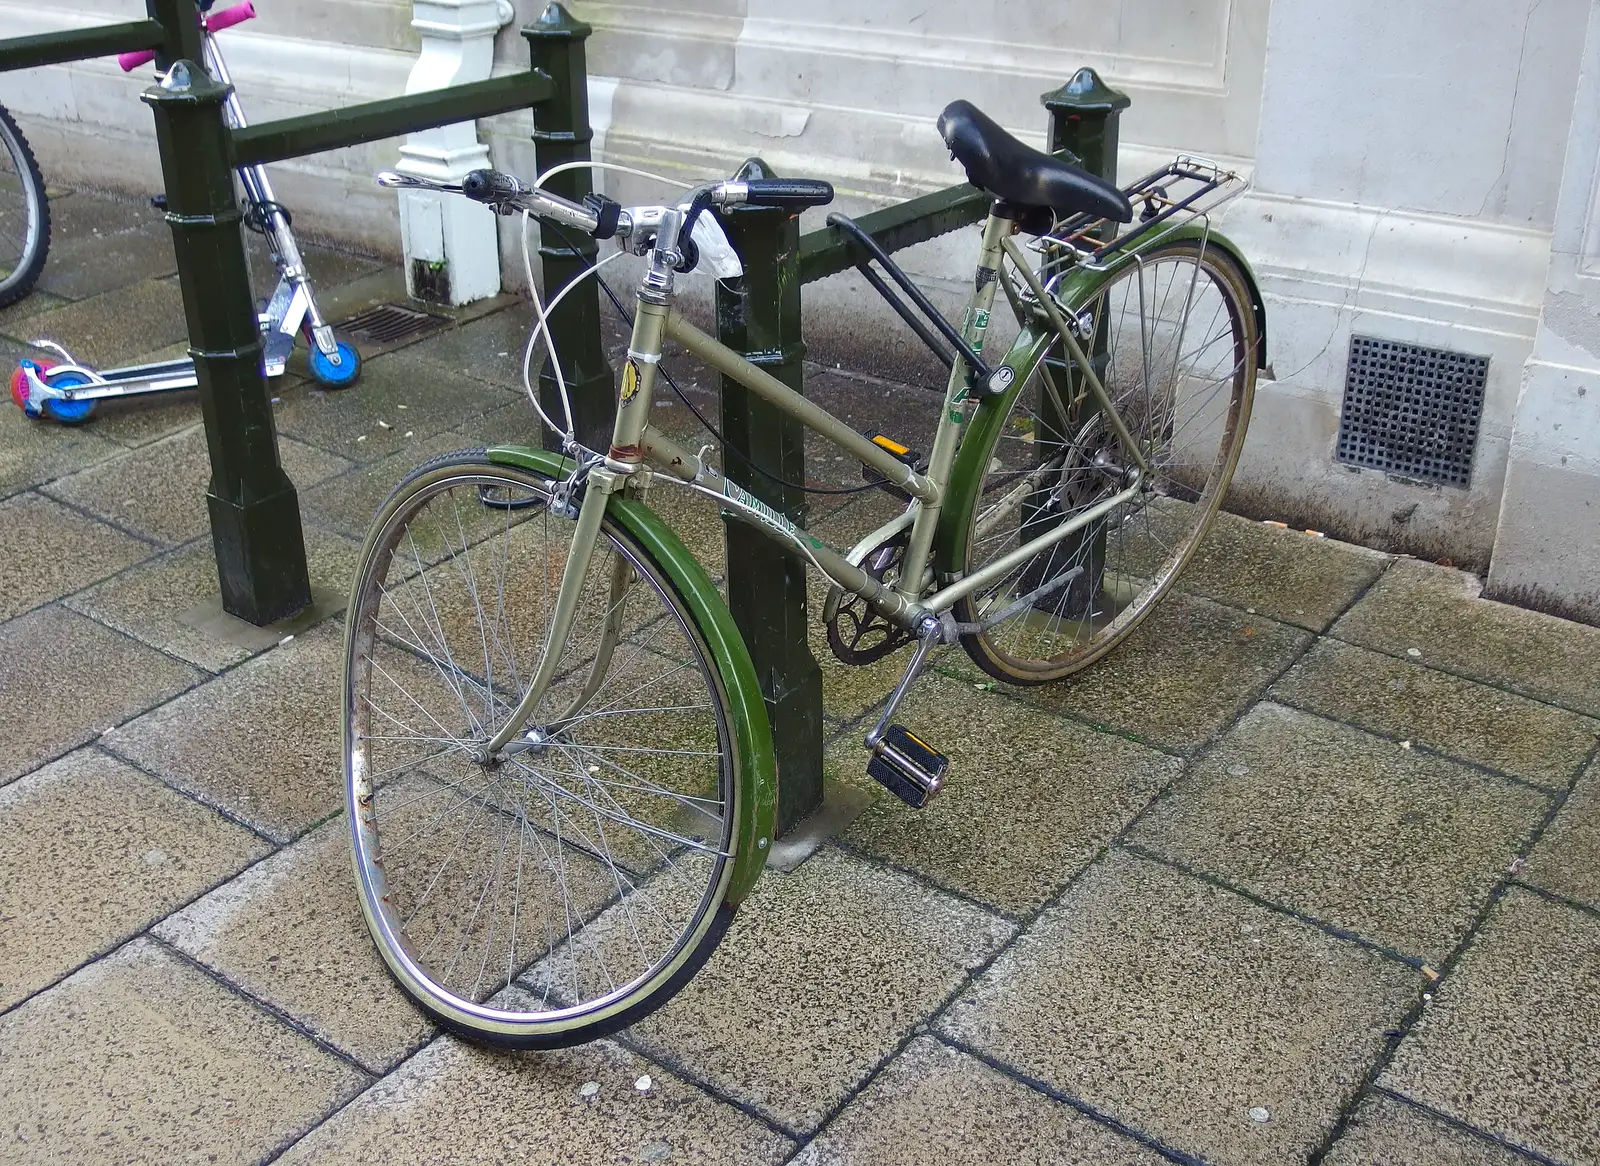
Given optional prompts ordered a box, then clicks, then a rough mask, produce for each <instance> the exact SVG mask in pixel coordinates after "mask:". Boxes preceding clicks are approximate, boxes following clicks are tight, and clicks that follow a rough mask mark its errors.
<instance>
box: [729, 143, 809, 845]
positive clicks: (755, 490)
mask: <svg viewBox="0 0 1600 1166" xmlns="http://www.w3.org/2000/svg"><path fill="white" fill-rule="evenodd" d="M734 177H735V179H736V180H740V181H746V180H749V179H752V178H775V177H777V175H775V174H773V173H772V171H771V169H770V168H769V167H768V166H767V164H766V163H765V162H763V161H761V159H759V158H751V159H750V160H749V161H748V162H746V163H745V164H744V165H743V166H742V167H740V169H739V173H738V174H737V175H735V176H734ZM723 222H724V224H725V225H726V228H727V232H728V237H729V239H730V241H731V242H732V243H733V246H734V248H735V250H737V251H738V252H739V257H740V259H741V261H742V262H743V264H744V276H743V277H742V278H741V279H740V280H739V281H738V282H737V290H735V291H730V290H728V288H727V286H726V283H725V282H722V283H718V285H717V336H718V338H719V339H720V340H721V341H722V342H723V343H724V344H726V345H727V346H728V347H729V348H731V349H733V350H734V351H735V352H739V353H742V354H743V355H744V357H745V359H746V360H748V361H750V362H751V363H752V364H754V365H756V366H757V367H759V368H761V369H764V370H765V371H767V372H769V373H771V374H772V375H773V376H775V377H777V378H778V379H779V380H780V381H782V382H783V383H784V384H786V385H789V386H790V387H791V388H794V389H800V388H801V387H802V378H803V374H802V371H801V361H802V360H803V359H804V358H805V351H806V350H805V345H804V344H802V343H801V341H800V220H799V219H798V218H797V217H796V216H795V215H794V214H793V213H791V212H789V211H786V210H782V209H777V208H770V207H740V208H738V209H736V210H734V211H733V212H732V213H731V214H730V215H728V216H727V218H725V219H724V220H723ZM722 427H723V428H722V432H723V436H724V437H725V438H726V439H727V442H728V444H729V445H730V446H731V447H732V448H733V449H735V450H737V451H739V452H738V454H731V455H730V456H728V457H725V458H724V459H723V470H724V472H725V473H726V474H727V475H728V477H730V478H732V479H733V480H734V481H736V482H738V483H739V484H740V485H741V486H743V487H744V488H745V489H747V490H749V491H750V492H751V493H752V494H754V495H755V496H756V497H758V498H760V499H761V500H762V501H763V502H765V503H766V504H767V505H769V506H771V507H772V508H773V509H775V510H779V511H782V512H783V513H784V514H787V515H788V516H789V517H790V518H792V519H794V520H795V521H797V522H798V521H801V520H802V519H803V516H804V513H805V495H804V494H802V493H801V492H800V491H799V490H795V489H790V488H788V487H785V486H780V485H778V483H776V482H774V481H772V480H771V479H770V478H768V477H765V476H764V475H762V474H759V473H756V472H755V471H754V470H752V469H751V468H750V466H749V465H748V464H747V463H746V461H745V458H748V459H750V461H753V462H754V463H755V464H757V465H759V466H761V467H762V468H764V469H765V470H767V471H768V472H769V473H772V474H776V475H777V476H778V477H780V478H783V479H785V480H786V481H790V482H804V481H805V475H806V456H805V427H804V426H803V425H801V424H800V423H799V422H798V421H796V420H794V419H793V418H791V417H788V416H786V415H784V414H782V413H780V412H779V411H778V410H777V409H775V408H774V407H773V406H771V405H769V404H767V403H766V402H764V401H762V400H761V399H760V398H759V397H756V396H755V395H753V394H751V393H750V392H748V391H747V390H746V389H745V388H744V387H743V386H742V385H740V384H738V383H737V382H736V381H734V380H732V379H731V378H729V377H726V376H725V377H723V378H722ZM739 454H743V455H744V456H743V457H740V456H739ZM726 525H727V535H726V537H727V548H728V606H729V607H730V608H731V609H732V611H733V619H734V622H735V623H736V624H738V625H739V632H740V634H741V635H742V636H743V637H744V641H745V643H746V644H747V645H749V648H750V657H751V659H752V660H754V662H755V666H756V675H757V676H759V677H760V678H761V692H762V695H763V696H764V697H765V698H766V702H767V716H768V717H769V719H770V720H771V722H772V745H773V750H774V752H775V753H776V754H777V760H778V821H777V834H778V835H779V836H780V837H781V836H783V835H785V834H787V833H789V831H791V830H792V829H793V828H794V826H795V825H796V823H798V822H799V821H800V820H801V819H802V818H804V817H805V816H806V815H808V814H810V813H811V812H812V811H814V810H816V809H817V808H818V807H819V806H821V804H822V670H821V669H820V668H818V667H817V662H816V660H815V659H814V658H813V657H812V655H811V648H810V645H809V644H808V643H807V640H806V628H807V623H806V569H805V565H804V564H803V563H802V562H801V561H800V560H799V559H797V558H795V557H794V556H792V555H790V554H789V553H787V552H786V551H783V550H781V549H780V548H779V547H778V545H777V544H776V543H774V542H773V541H772V540H771V539H769V538H767V537H766V536H764V535H762V534H761V533H759V532H757V531H755V530H752V529H751V528H750V527H749V526H747V525H745V524H744V523H742V522H738V521H735V520H733V519H731V518H730V519H727V520H726Z"/></svg>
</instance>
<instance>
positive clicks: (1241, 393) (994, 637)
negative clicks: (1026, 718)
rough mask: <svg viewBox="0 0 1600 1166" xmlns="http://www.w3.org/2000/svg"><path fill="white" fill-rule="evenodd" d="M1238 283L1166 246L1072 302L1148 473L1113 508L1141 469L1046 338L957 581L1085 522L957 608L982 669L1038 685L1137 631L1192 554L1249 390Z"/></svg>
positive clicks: (1244, 306)
mask: <svg viewBox="0 0 1600 1166" xmlns="http://www.w3.org/2000/svg"><path fill="white" fill-rule="evenodd" d="M1248 288H1249V284H1248V280H1247V279H1246V277H1245V275H1244V273H1243V271H1241V270H1240V267H1239V264H1238V263H1237V261H1235V260H1234V258H1233V257H1232V256H1231V255H1230V254H1228V253H1227V252H1226V251H1224V250H1222V249H1220V248H1217V247H1206V246H1204V245H1203V244H1202V243H1200V242H1198V241H1194V240H1179V241H1174V242H1169V243H1164V244H1161V245H1158V246H1156V247H1153V248H1151V249H1150V250H1148V251H1146V252H1143V253H1141V254H1140V255H1138V256H1136V257H1135V258H1133V259H1132V260H1130V261H1129V262H1127V263H1126V264H1125V265H1124V266H1123V267H1122V268H1121V269H1120V270H1119V271H1118V272H1117V273H1115V274H1114V275H1113V276H1111V278H1110V279H1108V280H1107V281H1106V282H1105V283H1104V284H1101V285H1099V286H1098V287H1096V288H1094V289H1093V290H1092V291H1091V292H1090V293H1089V294H1088V295H1087V296H1086V297H1085V298H1084V299H1083V302H1080V303H1076V304H1073V305H1071V307H1072V308H1073V310H1074V312H1075V313H1076V314H1077V315H1078V317H1079V318H1080V319H1086V318H1087V319H1092V321H1093V332H1092V339H1091V340H1090V341H1089V342H1088V343H1086V344H1085V346H1084V347H1085V350H1086V353H1087V354H1088V355H1089V357H1090V360H1091V361H1092V363H1093V364H1094V365H1095V367H1096V370H1097V372H1098V374H1099V376H1100V379H1101V382H1102V383H1103V384H1104V386H1105V388H1106V391H1107V395H1108V396H1109V397H1110V399H1111V401H1112V402H1113V404H1114V405H1115V408H1116V411H1117V414H1118V416H1119V417H1120V418H1121V420H1122V422H1123V425H1124V427H1125V429H1126V430H1127V433H1128V436H1129V437H1130V438H1131V440H1132V441H1133V442H1134V443H1135V444H1136V445H1137V447H1138V449H1139V450H1140V451H1141V452H1142V454H1143V457H1144V460H1145V463H1146V465H1147V466H1148V472H1147V473H1145V474H1144V476H1143V478H1142V480H1140V482H1139V488H1138V490H1137V491H1136V493H1135V494H1134V495H1133V496H1132V497H1131V498H1128V499H1126V500H1123V501H1121V502H1113V500H1114V499H1115V498H1116V497H1117V496H1118V495H1119V494H1121V493H1124V492H1126V489H1127V484H1128V483H1129V482H1130V481H1131V480H1133V479H1132V474H1133V471H1134V469H1135V467H1136V466H1137V459H1136V458H1135V457H1134V456H1133V454H1132V451H1131V450H1129V449H1127V448H1125V447H1124V444H1123V442H1122V440H1121V438H1120V437H1119V435H1118V434H1117V432H1116V430H1115V427H1114V425H1113V424H1112V422H1111V421H1110V419H1109V418H1108V417H1107V416H1106V415H1105V411H1104V410H1103V409H1102V408H1101V407H1100V406H1099V404H1098V403H1097V399H1096V398H1095V397H1094V395H1093V394H1092V393H1091V392H1090V391H1089V387H1088V384H1087V382H1086V380H1085V378H1084V377H1083V376H1082V374H1081V373H1080V372H1079V371H1077V370H1076V369H1073V368H1071V367H1069V366H1068V365H1067V364H1065V363H1063V362H1062V361H1061V358H1060V352H1061V347H1062V346H1061V343H1060V340H1059V338H1058V339H1056V340H1055V341H1054V343H1053V345H1052V346H1051V347H1050V348H1049V349H1048V350H1047V351H1046V354H1045V358H1044V359H1043V360H1041V361H1040V362H1039V364H1038V366H1037V368H1036V370H1035V371H1034V373H1033V375H1032V377H1030V378H1029V380H1028V381H1027V383H1025V384H1023V385H1022V386H1021V388H1020V390H1019V391H1017V392H1016V393H1015V396H1014V397H1013V399H1012V400H1011V402H1010V404H1009V406H1008V411H1007V413H1006V414H1005V416H1004V419H1003V421H1001V423H1000V424H999V425H998V426H997V427H994V428H992V429H990V430H989V436H988V437H987V442H988V448H987V450H986V453H987V456H986V457H985V458H983V460H982V461H980V462H978V463H977V464H978V466H979V467H980V468H979V469H978V471H977V472H978V474H979V476H980V479H981V480H980V481H979V484H978V486H977V490H976V493H975V496H974V498H975V500H974V503H973V505H972V508H971V512H970V517H969V518H968V520H967V522H966V523H965V524H964V527H963V529H962V530H961V532H960V534H959V536H958V545H957V546H956V547H955V548H954V550H955V554H954V556H953V562H954V564H956V565H959V566H960V567H961V568H962V569H963V570H964V571H965V573H966V574H968V575H970V574H972V573H974V572H976V571H978V570H981V569H983V568H984V567H986V566H989V565H990V564H995V563H998V562H999V560H1000V559H1001V558H1002V557H1004V556H1006V555H1008V554H1011V553H1012V552H1014V551H1016V550H1018V549H1019V548H1020V547H1022V546H1023V545H1024V544H1025V543H1027V542H1030V541H1032V540H1034V539H1037V538H1040V537H1042V536H1044V535H1046V534H1049V533H1050V532H1052V531H1053V530H1055V529H1058V528H1059V527H1060V526H1062V525H1064V524H1066V523H1069V522H1071V521H1073V520H1079V521H1080V522H1082V525H1081V526H1079V527H1078V528H1077V529H1075V530H1074V531H1072V532H1071V533H1069V534H1067V535H1066V536H1065V537H1064V538H1062V539H1061V540H1060V541H1058V542H1055V543H1053V544H1051V545H1050V546H1048V547H1046V548H1044V549H1042V550H1039V551H1037V552H1036V553H1035V554H1033V555H1032V556H1031V557H1029V558H1026V559H1025V560H1024V561H1023V562H1020V563H1017V564H1015V565H1014V566H1012V567H1011V568H1010V569H1009V570H1007V571H1005V572H1004V573H1003V574H1002V575H1001V576H1000V577H999V578H996V579H994V580H992V581H991V582H989V583H988V585H987V586H985V587H983V588H981V589H979V590H978V591H976V592H974V593H973V594H972V595H971V596H970V597H969V598H967V599H964V600H962V601H961V602H960V603H958V604H957V605H956V607H955V614H956V618H957V619H960V620H962V621H964V622H970V623H982V622H984V621H985V620H986V619H988V620H989V621H990V626H988V627H987V628H985V629H984V630H983V631H981V632H977V633H975V634H973V635H969V636H966V637H964V638H963V640H962V643H963V645H964V647H965V648H966V650H967V653H968V655H970V656H971V657H972V659H973V661H974V662H975V663H977V664H978V666H979V667H981V668H982V669H983V670H984V671H985V672H988V673H989V674H990V675H991V676H995V677H998V678H999V679H1001V680H1004V681H1007V682H1008V683H1011V684H1044V683H1047V682H1049V681H1053V680H1059V679H1061V678H1062V677H1064V676H1067V675H1070V674H1071V673H1073V672H1076V671H1077V670H1078V669H1080V668H1083V667H1086V666H1087V665H1089V664H1091V663H1093V662H1094V661H1095V660H1098V659H1099V658H1100V657H1101V656H1103V655H1105V653H1107V652H1109V651H1110V650H1111V649H1112V648H1113V647H1115V646H1116V645H1117V644H1118V643H1120V642H1121V641H1122V640H1124V639H1125V638H1126V637H1127V636H1128V635H1129V634H1131V633H1132V631H1133V629H1134V628H1135V627H1136V626H1137V625H1138V623H1139V621H1140V620H1142V619H1143V618H1144V617H1145V616H1146V615H1147V614H1148V613H1149V612H1150V610H1151V608H1152V607H1153V606H1154V605H1155V603H1156V601H1157V600H1159V599H1160V598H1161V596H1162V595H1163V594H1165V592H1166V591H1167V589H1168V588H1169V587H1171V586H1172V582H1173V580H1174V579H1176V578H1177V577H1178V574H1179V572H1181V571H1182V570H1183V567H1184V564H1186V563H1187V562H1188V561H1189V558H1190V556H1191V555H1193V554H1194V551H1195V548H1196V547H1197V546H1198V545H1199V542H1200V539H1201V537H1202V536H1203V535H1204V534H1205V532H1206V530H1207V529H1208V528H1209V526H1210V525H1211V522H1212V520H1213V518H1214V517H1215V516H1216V512H1217V508H1218V506H1219V505H1220V504H1221V501H1222V496H1223V493H1224V491H1226V489H1227V487H1228V482H1229V481H1230V480H1231V479H1232V477H1233V471H1234V467H1235V465H1237V463H1238V460H1239V451H1240V448H1241V447H1242V446H1243V444H1244V434H1245V427H1246V425H1247V423H1248V421H1249V416H1250V403H1251V400H1252V398H1253V395H1254V392H1255V380H1256V343H1257V336H1256V321H1255V314H1254V311H1253V308H1252V304H1251V298H1250V293H1249V290H1248ZM1085 313H1087V316H1086V315H1085ZM962 453H963V457H965V456H966V451H964V450H963V451H962ZM1084 519H1090V520H1089V521H1082V520H1084ZM1028 596H1033V597H1034V598H1033V599H1032V600H1031V601H1030V600H1028V598H1027V597H1028Z"/></svg>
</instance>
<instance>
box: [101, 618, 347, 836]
mask: <svg viewBox="0 0 1600 1166" xmlns="http://www.w3.org/2000/svg"><path fill="white" fill-rule="evenodd" d="M343 659H344V640H343V632H342V630H341V628H340V627H339V626H338V625H337V624H323V625H321V626H319V627H316V628H313V629H312V630H311V631H309V632H307V633H306V634H304V635H301V636H297V637H295V639H294V640H292V641H291V642H289V643H287V644H285V645H283V646H282V647H280V648H274V649H273V650H272V651H270V652H268V653H266V654H265V655H262V656H258V657H256V658H255V659H253V660H249V661H247V662H246V663H244V664H241V665H239V667H237V668H235V669H234V670H233V671H231V672H228V673H225V674H224V675H222V676H219V677H217V678H216V679H215V680H212V681H211V682H209V683H207V684H204V685H202V686H201V687H199V688H196V689H194V690H193V691H192V692H189V693H186V694H184V696H183V697H181V698H179V699H178V700H174V701H170V702H169V703H167V704H165V705H162V706H161V707H160V708H158V709H155V710H153V711H152V712H149V713H147V714H146V715H144V716H143V717H140V718H139V719H138V720H136V721H134V722H132V723H131V724H128V725H125V726H123V727H122V728H120V729H117V730H116V731H115V732H113V733H109V734H107V735H106V737H105V738H104V744H105V745H106V746H107V747H108V748H110V749H112V750H113V751H115V752H117V753H119V754H121V755H123V756H124V757H127V758H129V759H130V760H132V761H134V762H136V763H138V764H139V765H141V766H143V767H144V768H146V769H149V770H150V771H152V772H154V773H157V774H159V775H160V776H161V777H162V778H164V779H166V780H167V781H170V782H171V783H172V784H173V785H176V786H177V787H178V788H180V789H184V790H188V791H189V792H191V793H193V794H196V795H197V796H199V797H201V798H203V799H204V800H206V801H208V802H210V803H212V804H214V805H217V806H221V807H222V808H224V809H226V810H228V811H229V812H230V813H233V814H235V815H237V816H238V817H239V818H241V819H243V820H244V821H246V822H249V823H250V824H251V825H252V826H254V827H255V828H256V829H258V830H261V831H263V832H264V833H266V834H267V835H269V836H270V837H272V838H274V839H276V840H278V841H279V842H287V841H289V840H290V839H292V838H294V837H296V836H297V835H299V834H301V833H303V832H304V831H305V830H306V829H307V827H309V826H312V825H314V824H315V823H316V822H317V821H319V820H321V819H322V818H325V817H327V816H328V815H330V814H332V813H333V812H334V811H335V810H337V809H338V808H339V806H340V805H341V804H342V803H343V798H344V794H343V778H342V776H341V772H340V765H339V686H340V683H341V676H342V675H343Z"/></svg>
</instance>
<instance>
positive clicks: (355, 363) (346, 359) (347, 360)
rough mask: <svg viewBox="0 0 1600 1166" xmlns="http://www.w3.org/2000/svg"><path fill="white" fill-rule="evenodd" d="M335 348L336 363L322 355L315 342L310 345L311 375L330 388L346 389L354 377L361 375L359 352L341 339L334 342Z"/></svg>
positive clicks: (353, 382)
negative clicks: (337, 357) (336, 353)
mask: <svg viewBox="0 0 1600 1166" xmlns="http://www.w3.org/2000/svg"><path fill="white" fill-rule="evenodd" d="M335 350H336V351H337V352H338V354H339V363H338V364H334V363H333V361H331V360H329V359H328V358H327V357H326V356H324V355H323V354H322V350H321V349H320V348H318V347H317V346H316V345H315V344H313V345H312V346H311V353H310V358H309V359H310V363H311V375H312V376H313V377H315V378H316V381H317V383H318V384H319V385H325V386H326V387H328V388H330V389H346V388H349V387H350V386H351V385H353V384H355V383H356V378H357V377H359V376H360V375H361V354H360V353H359V352H357V351H356V350H355V349H354V348H351V347H350V346H349V345H348V344H346V343H345V342H344V341H343V340H340V341H337V342H336V343H335Z"/></svg>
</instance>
